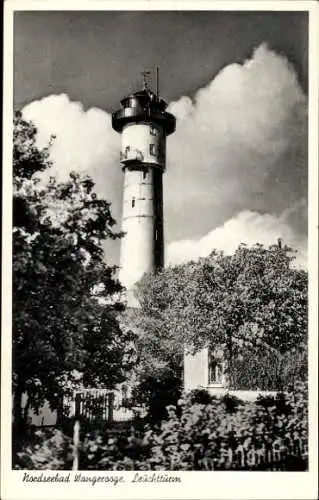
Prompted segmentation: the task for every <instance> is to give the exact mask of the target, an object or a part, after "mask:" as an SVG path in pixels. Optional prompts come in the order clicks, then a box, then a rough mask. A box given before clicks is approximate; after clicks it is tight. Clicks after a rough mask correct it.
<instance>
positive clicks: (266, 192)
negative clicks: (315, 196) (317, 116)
mask: <svg viewBox="0 0 319 500" xmlns="http://www.w3.org/2000/svg"><path fill="white" fill-rule="evenodd" d="M307 30H308V18H307V13H304V12H217V11H206V12H196V11H188V12H173V11H162V12H150V11H147V12H143V11H142V12H136V11H135V12H134V11H127V12H116V11H114V12H110V11H109V12H106V11H102V12H92V11H91V12H88V11H86V12H76V11H73V12H67V11H59V12H45V11H41V12H16V13H15V17H14V105H15V108H19V109H22V110H23V113H24V115H25V117H26V118H28V119H30V120H32V121H33V122H34V123H35V124H36V125H37V127H38V131H39V134H38V140H39V145H45V144H46V143H47V142H48V139H49V137H50V135H51V134H55V135H56V139H55V141H54V143H53V146H52V148H51V157H52V160H53V162H54V165H53V167H52V168H51V172H50V173H51V174H52V173H54V174H56V175H57V176H58V178H59V179H61V180H64V179H65V178H66V177H67V175H68V173H69V172H70V171H71V170H78V171H81V172H83V173H84V172H85V173H88V174H90V175H91V176H92V177H93V179H94V180H95V182H96V190H97V192H98V193H99V194H100V195H101V196H104V197H106V198H107V199H109V200H110V201H111V202H112V212H113V215H114V216H115V218H116V220H117V221H118V223H119V224H120V220H121V202H122V186H123V174H122V172H121V168H120V164H119V148H120V136H119V135H118V134H117V133H116V132H114V131H113V130H112V127H111V113H112V112H113V111H115V110H116V109H117V108H118V107H119V106H120V99H121V98H122V97H123V96H125V95H126V94H128V93H131V92H133V91H136V90H138V89H139V88H140V87H141V85H142V77H141V72H142V71H144V70H151V71H152V72H153V75H154V77H155V68H156V66H159V69H160V94H161V96H162V97H163V98H164V99H165V100H166V101H167V103H168V110H169V111H170V112H172V113H173V114H174V115H175V116H176V118H177V126H176V132H175V133H174V134H173V135H172V136H170V137H169V138H168V139H167V171H166V173H165V174H164V222H165V243H166V263H167V264H170V263H171V264H176V263H181V262H185V261H187V260H190V259H196V258H198V257H201V256H206V255H208V254H209V253H210V252H211V251H212V249H213V248H218V249H222V250H224V251H225V252H227V253H231V252H233V251H234V250H235V249H236V247H237V246H238V244H239V243H241V242H244V243H247V244H254V243H256V242H259V243H263V244H265V245H269V244H273V243H276V242H277V239H278V238H279V237H281V238H282V239H283V241H284V242H285V243H287V244H289V245H291V246H292V247H294V248H295V249H296V250H298V256H297V264H298V265H301V266H303V267H305V265H306V258H307V184H308V179H307V94H308V66H307V63H308V38H307V37H308V34H307V33H308V31H307ZM152 83H153V85H154V84H155V78H153V82H152V81H151V84H152ZM105 249H106V260H107V261H109V262H110V263H118V257H119V243H112V244H106V246H105Z"/></svg>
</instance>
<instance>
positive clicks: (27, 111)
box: [23, 94, 121, 212]
mask: <svg viewBox="0 0 319 500" xmlns="http://www.w3.org/2000/svg"><path fill="white" fill-rule="evenodd" d="M23 115H24V117H25V118H26V119H28V120H31V121H33V122H34V124H35V125H36V126H37V128H38V139H37V140H38V144H39V146H40V147H43V146H46V145H47V144H48V141H49V140H50V136H51V135H55V136H56V137H55V139H54V141H53V143H52V147H51V148H50V156H51V159H52V161H53V166H52V168H51V169H50V170H48V171H47V172H46V175H47V176H49V175H57V177H58V178H59V180H65V179H66V178H67V177H68V175H69V173H70V171H72V170H75V171H78V172H82V173H85V174H89V175H91V176H92V177H93V179H94V181H95V182H96V190H97V191H98V192H99V194H101V195H104V196H107V197H108V198H109V199H111V198H112V200H111V201H113V202H114V203H115V204H116V208H117V212H119V207H118V196H114V193H115V192H120V180H121V176H120V166H119V148H120V137H119V134H117V133H116V132H114V130H113V129H112V125H111V115H110V114H109V113H106V112H105V111H102V110H101V109H98V108H91V109H89V110H87V111H85V110H84V108H83V105H82V104H81V103H79V102H73V101H70V99H69V97H68V96H67V95H65V94H60V95H50V96H48V97H45V98H43V99H41V100H39V101H34V102H32V103H30V104H28V105H27V106H26V107H25V108H24V109H23ZM118 171H119V172H118Z"/></svg>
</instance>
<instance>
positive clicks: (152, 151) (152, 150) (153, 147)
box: [150, 144, 156, 156]
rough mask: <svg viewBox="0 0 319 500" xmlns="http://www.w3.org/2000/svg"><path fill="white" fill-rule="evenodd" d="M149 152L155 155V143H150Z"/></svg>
mask: <svg viewBox="0 0 319 500" xmlns="http://www.w3.org/2000/svg"><path fill="white" fill-rule="evenodd" d="M150 154H151V155H152V156H156V148H155V144H150Z"/></svg>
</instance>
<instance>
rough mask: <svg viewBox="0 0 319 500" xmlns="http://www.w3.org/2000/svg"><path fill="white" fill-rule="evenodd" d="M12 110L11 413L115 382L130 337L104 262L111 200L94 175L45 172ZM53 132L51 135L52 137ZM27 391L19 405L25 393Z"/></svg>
mask: <svg viewBox="0 0 319 500" xmlns="http://www.w3.org/2000/svg"><path fill="white" fill-rule="evenodd" d="M36 139H37V131H36V128H35V127H34V126H33V125H32V124H31V123H29V122H26V121H25V120H24V119H23V116H22V115H21V113H16V115H15V120H14V143H13V315H12V317H13V390H14V396H15V397H14V403H15V404H14V421H15V424H16V425H17V426H20V425H21V423H23V419H24V418H25V417H26V415H27V411H28V408H29V406H32V407H33V408H34V409H35V410H37V409H38V408H39V407H40V406H41V405H42V404H43V402H44V400H47V401H48V402H49V404H50V406H51V408H53V409H57V410H61V403H62V395H63V394H65V392H66V391H67V390H72V389H73V388H74V387H76V385H77V384H78V385H82V386H85V387H92V386H94V387H101V386H106V387H107V388H112V387H114V385H115V384H116V383H117V382H120V381H122V380H123V379H124V378H125V374H126V370H127V369H128V368H129V367H130V352H131V351H130V343H129V341H128V340H129V339H128V338H127V335H126V333H125V332H123V331H122V330H121V328H120V326H119V324H118V320H117V315H118V311H119V309H120V308H121V305H120V304H119V303H118V302H117V300H116V296H117V295H116V294H117V293H118V292H119V291H120V290H121V286H120V284H119V283H118V281H117V280H116V279H115V274H114V272H115V268H113V267H111V266H108V265H107V264H106V263H105V256H104V253H103V241H104V240H105V239H106V238H118V237H119V236H120V234H117V233H115V232H114V231H113V229H112V227H113V226H114V223H115V221H114V220H113V218H112V215H111V211H110V203H109V202H108V201H106V200H104V199H100V198H98V196H97V195H96V193H95V192H94V183H93V181H92V180H91V179H90V178H89V177H87V176H84V177H81V176H80V175H78V174H75V173H71V174H70V176H69V179H68V180H67V181H66V182H58V181H57V180H56V179H55V178H54V177H50V179H49V181H48V182H46V183H45V182H44V181H43V178H42V180H40V177H41V176H40V174H41V172H43V171H45V170H46V169H49V168H50V165H51V164H50V161H49V147H50V145H49V146H48V148H46V149H43V150H40V149H39V148H38V147H37V142H36ZM53 140H54V139H53ZM23 393H27V395H28V401H27V405H26V408H25V411H24V414H23V412H22V411H21V396H22V394H23Z"/></svg>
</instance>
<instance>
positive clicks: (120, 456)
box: [17, 384, 308, 470]
mask: <svg viewBox="0 0 319 500" xmlns="http://www.w3.org/2000/svg"><path fill="white" fill-rule="evenodd" d="M307 431H308V410H307V388H306V386H305V385H304V384H300V385H299V386H297V387H295V389H294V392H292V393H288V394H286V395H284V394H278V395H277V396H276V397H267V398H265V397H259V399H258V400H257V401H256V402H243V401H241V400H239V399H237V398H234V397H231V396H227V395H226V396H224V397H223V398H222V399H220V400H219V399H217V398H213V397H211V396H210V395H209V394H208V393H206V392H205V391H194V392H192V393H189V394H187V395H185V394H184V395H183V397H182V398H181V399H180V400H179V401H178V404H177V405H176V406H170V407H169V408H168V418H167V419H165V420H163V421H162V422H161V423H158V424H157V425H146V426H145V425H144V424H142V425H141V424H140V425H139V426H138V425H135V426H134V427H131V429H130V430H128V431H126V432H125V431H124V432H123V431H122V432H120V433H117V432H116V431H115V430H114V429H113V430H110V429H108V428H105V429H104V430H101V429H97V428H96V429H94V430H93V431H91V432H87V433H86V434H84V433H82V446H81V454H80V468H81V469H82V470H83V469H85V470H119V469H122V470H211V469H213V470H225V469H231V468H233V469H243V468H251V469H254V468H255V467H258V465H259V467H260V466H262V467H261V468H264V469H267V468H271V467H272V466H273V465H274V464H273V463H272V461H273V462H275V461H276V460H278V456H277V455H276V453H278V452H280V453H281V454H282V456H283V457H284V464H281V466H282V467H284V468H285V467H286V468H287V470H299V469H305V468H306V467H307V435H308V433H307ZM60 438H61V435H60V434H59V435H58V436H55V437H53V438H52V439H51V441H46V442H45V443H44V444H43V445H42V447H38V448H35V447H33V449H32V447H30V446H29V447H28V448H26V449H25V450H24V451H23V452H22V453H21V454H20V460H19V463H18V465H17V467H19V468H28V467H30V465H33V466H32V467H30V468H46V465H47V463H48V460H51V463H53V464H55V466H58V465H59V464H60V468H67V467H66V466H65V464H66V462H65V463H64V464H63V463H61V462H59V459H60V458H61V456H62V454H63V453H64V456H65V457H66V458H65V460H67V457H69V455H67V453H66V451H65V449H69V450H70V448H69V447H68V446H69V445H68V439H66V442H65V447H63V446H62V444H61V441H60ZM49 443H51V448H50V450H48V444H49ZM273 450H275V452H274V454H273V456H272V457H271V458H270V459H269V453H270V452H272V451H273ZM267 454H268V455H267ZM302 455H303V456H302ZM54 456H57V458H54ZM256 456H259V457H262V456H263V457H264V459H265V462H266V463H264V464H257V463H255V457H256ZM49 457H50V458H49ZM59 457H60V458H59ZM69 460H70V458H69Z"/></svg>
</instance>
